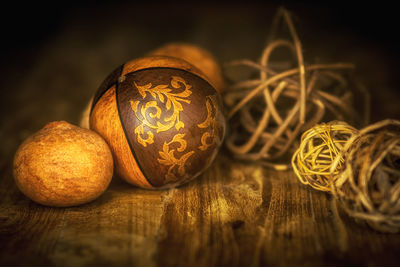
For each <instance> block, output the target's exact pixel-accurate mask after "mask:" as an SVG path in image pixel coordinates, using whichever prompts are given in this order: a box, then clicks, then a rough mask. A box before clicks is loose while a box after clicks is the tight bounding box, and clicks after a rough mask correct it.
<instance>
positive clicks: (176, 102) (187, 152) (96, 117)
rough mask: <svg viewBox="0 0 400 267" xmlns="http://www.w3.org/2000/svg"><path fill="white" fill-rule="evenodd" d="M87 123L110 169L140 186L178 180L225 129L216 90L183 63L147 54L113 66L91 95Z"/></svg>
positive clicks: (210, 155) (210, 152) (204, 163)
mask: <svg viewBox="0 0 400 267" xmlns="http://www.w3.org/2000/svg"><path fill="white" fill-rule="evenodd" d="M90 128H91V129H93V130H94V131H96V132H98V133H99V134H100V135H101V136H103V138H104V139H105V140H106V141H107V143H108V144H109V145H110V147H111V150H112V153H113V155H114V160H115V163H116V170H117V172H118V174H119V175H120V176H121V177H122V178H123V179H124V180H126V181H127V182H129V183H131V184H134V185H137V186H139V187H143V188H153V189H155V188H166V187H172V186H177V185H180V184H182V183H184V182H186V181H189V180H190V179H192V178H194V177H196V176H198V175H199V174H201V173H202V172H203V171H204V170H205V169H206V168H207V167H208V166H209V165H210V164H211V162H212V161H213V159H214V157H215V156H216V154H217V152H218V150H219V147H220V145H221V143H222V140H223V137H224V134H225V119H224V116H223V114H222V103H221V99H220V96H219V93H218V92H217V91H216V90H215V89H214V88H213V86H211V85H210V83H209V82H207V77H206V76H205V75H204V74H203V73H202V72H201V71H199V70H198V69H197V68H196V67H194V66H193V65H191V64H189V63H188V62H186V61H184V60H181V59H178V58H172V57H165V56H150V57H144V58H139V59H135V60H131V61H129V62H127V63H125V64H123V65H121V66H120V67H118V68H117V69H116V70H114V71H113V72H112V73H111V74H110V75H109V76H108V77H107V78H106V79H105V80H104V82H103V83H102V84H101V86H100V87H99V89H98V91H97V93H96V94H95V96H94V99H93V105H92V109H91V114H90Z"/></svg>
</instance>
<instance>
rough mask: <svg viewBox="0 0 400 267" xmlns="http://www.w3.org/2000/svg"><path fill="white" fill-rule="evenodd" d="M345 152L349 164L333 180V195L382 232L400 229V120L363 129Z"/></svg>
mask: <svg viewBox="0 0 400 267" xmlns="http://www.w3.org/2000/svg"><path fill="white" fill-rule="evenodd" d="M343 153H344V156H345V158H346V163H345V166H344V168H343V169H342V171H341V172H340V173H339V175H338V176H337V177H336V178H335V180H334V182H333V183H332V193H333V195H334V196H335V197H336V199H338V201H339V202H340V203H341V204H342V206H343V207H344V209H345V211H346V212H347V213H348V214H349V215H350V216H352V217H354V218H356V219H359V220H361V221H366V222H367V223H368V224H369V225H370V226H371V227H372V228H374V229H376V230H379V231H382V232H390V233H395V232H399V231H400V121H396V120H384V121H381V122H378V123H375V124H372V125H370V126H368V127H366V128H364V129H362V130H361V131H360V133H359V134H358V135H354V136H353V137H352V138H350V139H349V140H348V142H347V143H346V145H345V147H344V150H343ZM338 164H339V162H338V161H335V162H334V164H333V165H332V168H335V166H336V165H338Z"/></svg>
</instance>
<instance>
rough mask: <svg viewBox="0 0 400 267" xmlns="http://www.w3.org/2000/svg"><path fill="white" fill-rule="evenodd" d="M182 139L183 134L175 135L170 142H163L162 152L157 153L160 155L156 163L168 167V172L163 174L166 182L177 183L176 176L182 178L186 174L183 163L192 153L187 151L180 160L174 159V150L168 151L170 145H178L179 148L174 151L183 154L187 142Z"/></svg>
mask: <svg viewBox="0 0 400 267" xmlns="http://www.w3.org/2000/svg"><path fill="white" fill-rule="evenodd" d="M184 137H185V134H176V135H175V136H174V137H173V138H172V140H171V141H170V142H168V143H167V142H164V145H163V150H162V151H159V152H158V153H159V155H160V158H158V159H157V160H158V162H159V163H161V164H163V165H166V166H169V168H168V172H167V173H166V174H165V181H166V182H174V181H177V180H178V177H177V176H176V174H178V175H179V176H180V177H184V176H185V174H186V171H185V163H186V161H187V159H188V158H189V157H190V156H191V155H193V154H194V151H189V152H187V153H185V154H183V155H182V156H181V157H180V158H176V157H175V149H170V145H171V144H172V143H179V147H178V148H177V149H176V151H177V152H184V151H185V150H186V148H187V142H186V140H185V139H183V138H184ZM175 167H177V168H175ZM174 170H175V171H174Z"/></svg>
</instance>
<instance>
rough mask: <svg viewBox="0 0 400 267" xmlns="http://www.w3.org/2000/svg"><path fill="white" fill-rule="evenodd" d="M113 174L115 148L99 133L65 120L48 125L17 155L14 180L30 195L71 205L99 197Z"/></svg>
mask: <svg viewBox="0 0 400 267" xmlns="http://www.w3.org/2000/svg"><path fill="white" fill-rule="evenodd" d="M112 175H113V158H112V154H111V151H110V149H109V147H108V145H107V143H106V142H105V141H104V139H103V138H101V137H100V136H99V135H98V134H97V133H95V132H93V131H91V130H88V129H83V128H80V127H77V126H74V125H71V124H69V123H67V122H65V121H57V122H52V123H49V124H47V125H46V126H45V127H44V128H43V129H41V130H40V131H38V132H37V133H35V134H33V135H32V136H30V137H29V138H28V139H26V140H25V141H24V142H23V143H22V144H21V145H20V147H19V148H18V150H17V152H16V154H15V157H14V180H15V182H16V184H17V186H18V188H19V189H20V190H21V191H22V193H23V194H25V195H26V196H27V197H29V198H30V199H32V200H33V201H35V202H38V203H40V204H42V205H46V206H54V207H67V206H75V205H80V204H84V203H87V202H89V201H92V200H94V199H96V198H97V197H99V196H100V195H101V194H102V193H103V192H104V191H105V190H106V189H107V187H108V185H109V184H110V181H111V178H112Z"/></svg>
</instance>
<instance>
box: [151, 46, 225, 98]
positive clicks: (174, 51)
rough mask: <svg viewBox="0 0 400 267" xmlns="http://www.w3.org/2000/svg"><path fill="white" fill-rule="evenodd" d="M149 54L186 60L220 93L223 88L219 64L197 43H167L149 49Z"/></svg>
mask: <svg viewBox="0 0 400 267" xmlns="http://www.w3.org/2000/svg"><path fill="white" fill-rule="evenodd" d="M149 55H150V56H169V57H176V58H180V59H183V60H186V61H187V62H189V63H190V64H192V65H193V66H195V67H196V68H198V69H199V70H200V71H202V72H203V73H204V75H205V76H206V77H207V78H208V80H209V82H210V83H211V84H212V85H213V86H214V88H215V89H216V90H217V91H218V92H219V93H220V94H222V92H223V91H224V89H225V83H224V79H223V77H222V70H221V67H220V64H219V63H218V61H217V60H216V58H215V57H214V56H213V55H212V54H211V53H210V52H209V51H208V50H206V49H204V48H202V47H200V46H198V45H194V44H189V43H180V42H174V43H168V44H165V45H163V46H161V47H160V48H158V49H156V50H154V51H151V52H150V53H149Z"/></svg>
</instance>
